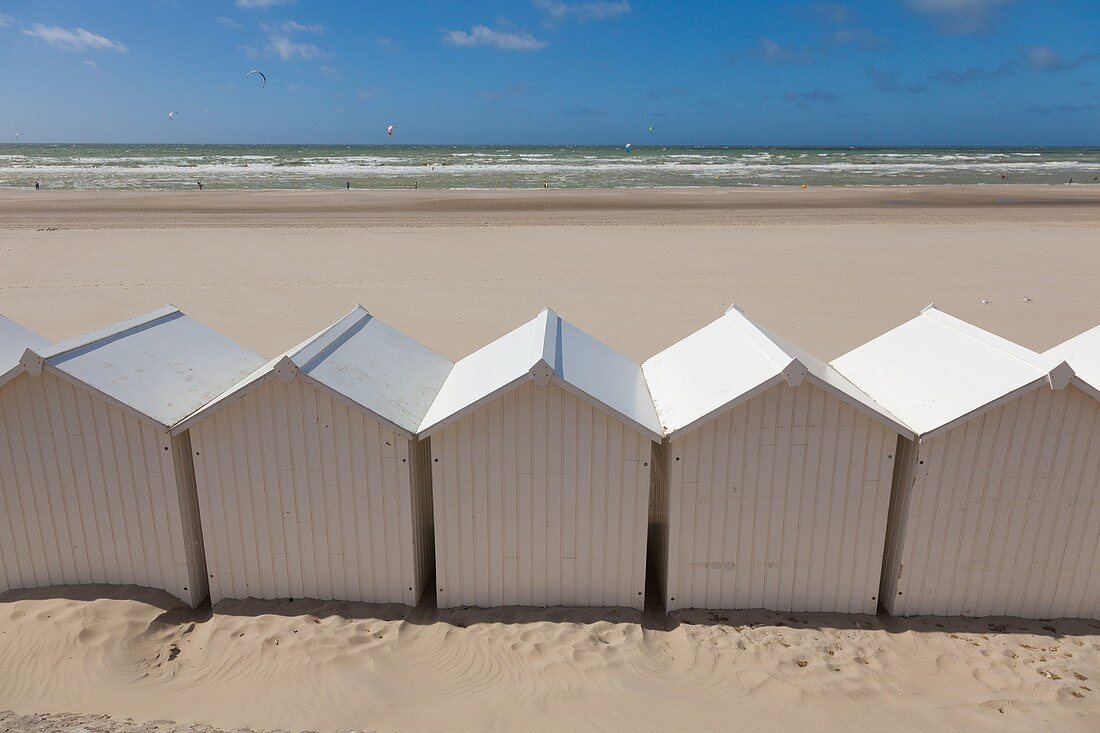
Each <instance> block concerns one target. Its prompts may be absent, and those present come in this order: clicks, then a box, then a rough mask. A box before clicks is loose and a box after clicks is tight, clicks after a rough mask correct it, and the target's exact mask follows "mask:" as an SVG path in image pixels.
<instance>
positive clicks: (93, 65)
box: [80, 59, 99, 71]
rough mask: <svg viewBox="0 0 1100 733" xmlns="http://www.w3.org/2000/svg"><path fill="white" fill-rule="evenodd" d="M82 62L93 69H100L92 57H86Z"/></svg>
mask: <svg viewBox="0 0 1100 733" xmlns="http://www.w3.org/2000/svg"><path fill="white" fill-rule="evenodd" d="M80 63H82V64H84V65H85V66H87V67H88V68H89V69H91V70H92V71H99V67H98V66H96V63H95V61H92V60H91V59H84V60H83V61H81V62H80Z"/></svg>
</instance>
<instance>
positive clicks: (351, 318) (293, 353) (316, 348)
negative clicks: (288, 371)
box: [286, 305, 374, 369]
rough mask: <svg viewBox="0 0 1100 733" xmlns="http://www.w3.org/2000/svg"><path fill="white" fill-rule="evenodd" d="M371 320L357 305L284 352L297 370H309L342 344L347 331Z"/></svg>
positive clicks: (369, 315)
mask: <svg viewBox="0 0 1100 733" xmlns="http://www.w3.org/2000/svg"><path fill="white" fill-rule="evenodd" d="M371 318H374V316H372V315H371V314H370V312H369V311H367V309H366V308H364V307H363V306H361V305H357V306H355V307H354V308H352V309H351V311H349V312H348V313H347V314H346V315H344V316H343V317H342V318H340V319H339V320H337V321H336V322H335V323H332V324H331V325H329V326H327V327H326V328H324V329H322V330H320V331H318V332H317V333H316V334H314V335H313V336H311V337H310V338H308V339H306V340H305V341H303V342H302V343H301V344H299V345H298V346H295V347H294V348H293V349H291V350H290V351H288V352H286V356H287V357H289V358H290V360H291V361H292V362H294V364H295V366H297V367H298V368H299V369H309V368H310V367H311V366H314V365H315V364H314V363H315V362H320V361H323V360H324V358H325V357H327V356H328V355H329V354H330V353H331V352H332V351H334V350H335V347H336V346H338V345H339V344H340V343H342V341H343V340H344V339H345V337H347V336H348V332H349V331H351V330H352V329H353V328H356V327H357V326H359V325H360V324H362V323H365V322H367V321H368V320H370V319H371ZM326 352H327V353H326Z"/></svg>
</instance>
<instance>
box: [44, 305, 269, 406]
mask: <svg viewBox="0 0 1100 733" xmlns="http://www.w3.org/2000/svg"><path fill="white" fill-rule="evenodd" d="M28 356H29V357H30V356H35V357H37V362H38V363H39V364H40V365H41V364H44V365H45V366H47V367H48V368H50V369H51V370H53V371H56V372H58V373H59V374H61V375H62V376H64V377H67V378H69V379H70V380H72V381H76V382H79V383H81V384H84V385H86V386H88V387H90V388H91V389H93V390H95V391H97V392H100V393H101V394H103V395H105V396H106V397H107V398H109V399H111V400H113V401H115V402H117V403H119V404H121V405H123V406H125V407H127V408H129V409H130V410H132V411H133V412H135V413H137V414H139V415H142V416H144V417H146V418H148V419H150V420H152V421H153V422H155V423H157V424H158V425H160V426H161V427H164V428H170V427H172V426H173V425H175V424H176V423H177V422H179V421H180V420H182V419H183V418H184V417H186V416H187V415H189V414H191V413H192V412H194V411H195V410H196V409H197V408H199V407H200V406H201V405H203V404H205V403H206V402H207V401H208V400H210V399H211V398H212V397H214V396H215V395H217V394H218V393H220V392H221V391H222V390H224V389H225V387H226V386H227V385H229V384H232V383H234V382H236V381H237V380H239V379H240V378H241V377H242V376H244V375H246V374H248V373H249V372H251V371H253V370H254V369H255V368H256V367H257V366H258V365H259V364H261V363H263V359H262V358H261V357H259V356H257V355H256V354H253V353H252V352H251V351H249V350H247V349H245V348H244V347H242V346H239V345H238V344H235V343H233V342H232V341H230V340H229V339H227V338H225V337H224V336H222V335H221V334H219V333H217V332H215V331H213V330H212V329H210V328H207V327H206V326H204V325H203V324H201V323H199V322H198V321H196V320H194V319H192V318H189V317H187V316H186V315H184V314H183V313H182V312H180V311H179V309H177V308H174V307H172V306H168V307H166V308H162V309H160V310H157V311H154V312H153V313H150V314H148V315H145V316H141V317H139V318H134V319H131V320H128V321H123V322H122V323H117V324H115V325H113V326H110V327H108V328H106V329H104V330H102V331H97V332H95V333H92V334H88V335H86V336H82V337H78V338H75V339H70V340H68V341H63V342H61V343H59V344H56V345H54V346H52V347H49V348H46V349H42V350H39V351H36V352H34V353H33V354H28ZM28 368H33V367H31V366H29V367H28Z"/></svg>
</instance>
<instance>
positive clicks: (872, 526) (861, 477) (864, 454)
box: [665, 381, 897, 613]
mask: <svg viewBox="0 0 1100 733" xmlns="http://www.w3.org/2000/svg"><path fill="white" fill-rule="evenodd" d="M896 447H897V433H895V432H894V431H893V430H891V429H889V428H887V427H885V426H884V425H882V424H881V423H879V422H877V421H875V420H872V419H871V418H869V417H867V416H865V415H863V414H862V413H859V412H857V411H855V410H854V409H853V408H852V407H851V406H849V405H848V404H846V403H844V402H841V401H840V400H838V399H836V398H835V397H833V396H832V395H830V394H828V393H826V392H825V391H823V390H822V389H820V388H819V387H816V386H814V385H813V384H811V383H810V382H808V381H807V382H803V383H802V385H800V386H799V387H791V386H789V385H787V384H780V385H777V386H775V387H772V388H771V389H769V390H767V391H765V392H763V393H762V394H759V395H757V396H755V397H753V398H752V399H750V400H748V401H747V402H744V403H742V404H740V405H738V406H737V407H735V408H734V409H732V410H729V411H727V412H725V413H723V414H721V415H719V416H717V417H716V418H714V419H713V420H711V421H709V422H707V423H705V424H703V425H701V426H700V427H698V428H696V429H694V430H692V431H690V432H689V433H688V434H686V435H684V436H683V437H681V438H679V439H677V440H674V441H672V442H671V443H670V444H667V445H666V447H665V450H666V452H667V456H668V459H667V460H668V462H669V466H670V469H671V470H670V479H669V480H670V483H669V509H668V518H669V538H668V548H669V549H668V552H669V560H668V577H667V579H666V583H667V587H666V595H665V603H666V607H667V608H668V609H669V610H673V609H677V608H724V609H747V608H768V609H772V610H776V611H833V612H842V613H874V612H875V609H876V607H877V603H878V592H879V591H878V589H879V579H880V575H881V561H882V550H883V543H884V539H885V534H886V514H887V509H888V505H889V498H890V482H891V476H892V474H893V464H894V461H893V458H894V451H895V449H896Z"/></svg>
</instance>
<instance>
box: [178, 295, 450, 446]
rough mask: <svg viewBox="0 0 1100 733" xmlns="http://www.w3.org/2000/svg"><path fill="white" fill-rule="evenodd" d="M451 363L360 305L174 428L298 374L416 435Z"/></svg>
mask: <svg viewBox="0 0 1100 733" xmlns="http://www.w3.org/2000/svg"><path fill="white" fill-rule="evenodd" d="M451 366H452V364H451V361H450V359H447V358H446V357H444V356H440V355H439V354H437V353H435V352H434V351H432V350H431V349H429V348H428V347H426V346H424V345H422V344H421V343H419V342H417V341H415V340H414V339H412V338H409V337H408V336H406V335H405V334H403V333H401V332H400V331H397V330H395V329H393V328H391V327H390V326H388V325H386V324H385V323H383V322H382V321H380V320H378V319H377V318H375V317H374V316H372V315H371V314H370V313H369V312H367V310H366V309H365V308H363V307H362V306H356V307H355V308H354V309H353V310H352V311H351V312H350V313H348V314H347V315H346V316H344V317H343V318H341V319H340V320H339V321H337V322H336V323H334V324H332V325H331V326H329V327H328V328H326V329H324V330H323V331H321V332H320V333H318V334H315V335H314V336H311V337H310V338H309V339H307V340H306V341H304V342H303V343H301V344H299V345H298V346H295V347H294V348H293V349H291V350H289V351H287V352H285V353H283V354H281V355H279V356H277V357H275V358H274V359H272V360H271V361H269V362H268V363H267V364H264V365H263V366H261V367H260V368H259V369H257V370H256V371H254V372H252V373H251V374H249V375H248V376H246V377H245V378H244V379H242V380H240V381H239V382H237V383H236V384H234V385H232V386H231V387H229V388H228V389H227V390H226V391H225V392H223V393H222V394H220V395H218V396H217V397H215V398H214V399H213V400H212V401H211V402H210V403H209V404H207V405H205V406H204V407H202V408H201V409H200V410H198V411H197V412H195V413H194V414H193V415H191V416H189V417H188V418H187V419H186V420H184V421H183V422H182V423H180V425H179V426H177V428H176V430H177V431H181V430H185V429H187V428H188V427H189V426H191V425H193V424H194V423H196V422H198V421H199V420H202V419H203V418H204V417H206V416H208V415H210V414H212V413H214V412H216V411H218V410H220V409H222V408H223V407H225V406H227V405H228V404H230V403H232V402H234V401H235V400H237V399H239V398H241V397H243V396H244V395H245V394H247V393H249V392H251V391H252V390H254V389H256V388H258V387H259V386H260V385H262V384H263V383H264V382H266V381H267V380H269V379H273V378H279V379H281V380H282V381H284V382H290V381H291V380H293V379H294V378H296V377H298V378H301V379H304V380H306V381H308V382H309V383H311V384H313V385H315V386H317V387H319V388H321V389H324V390H326V391H327V392H330V393H332V394H333V396H335V397H336V398H337V399H339V400H341V401H343V402H345V403H346V404H349V405H350V406H352V407H354V408H356V409H359V410H363V411H365V412H367V413H369V414H370V415H371V417H372V418H373V419H374V420H376V421H378V422H380V423H382V424H384V425H386V426H387V427H389V428H391V429H393V430H395V431H396V432H398V433H400V434H402V435H404V436H405V437H407V438H411V437H413V435H415V433H416V430H417V428H418V427H419V426H420V421H421V420H422V419H423V417H424V414H425V413H426V412H427V411H428V407H429V406H431V404H432V400H434V399H435V396H436V394H437V393H438V392H439V387H440V385H442V384H443V380H444V379H446V377H447V374H448V372H450V370H451Z"/></svg>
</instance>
